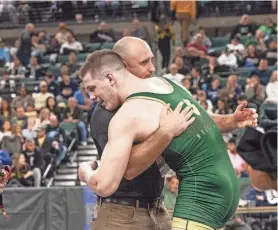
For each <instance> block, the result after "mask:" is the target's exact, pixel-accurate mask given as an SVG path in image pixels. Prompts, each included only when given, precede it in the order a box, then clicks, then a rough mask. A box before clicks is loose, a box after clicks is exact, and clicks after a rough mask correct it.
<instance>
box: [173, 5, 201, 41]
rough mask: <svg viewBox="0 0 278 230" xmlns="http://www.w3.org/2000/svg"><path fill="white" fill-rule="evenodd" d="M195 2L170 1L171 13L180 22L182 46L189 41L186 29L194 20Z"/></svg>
mask: <svg viewBox="0 0 278 230" xmlns="http://www.w3.org/2000/svg"><path fill="white" fill-rule="evenodd" d="M196 4H197V3H196V1H194V0H193V1H175V0H171V5H170V8H171V11H172V12H174V14H175V15H176V18H177V20H178V21H179V22H180V31H181V33H180V34H181V41H182V42H183V44H184V45H186V43H187V42H188V41H189V36H188V29H189V26H190V24H191V23H192V21H193V20H195V19H196V11H197V9H196V8H197V6H196Z"/></svg>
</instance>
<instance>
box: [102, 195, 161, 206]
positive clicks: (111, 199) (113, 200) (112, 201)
mask: <svg viewBox="0 0 278 230" xmlns="http://www.w3.org/2000/svg"><path fill="white" fill-rule="evenodd" d="M103 203H110V204H120V205H126V206H132V207H136V208H146V209H152V208H158V207H159V206H160V205H161V203H162V199H159V200H155V201H148V200H136V199H132V198H115V197H109V198H102V197H98V204H99V205H100V206H101V205H102V204H103Z"/></svg>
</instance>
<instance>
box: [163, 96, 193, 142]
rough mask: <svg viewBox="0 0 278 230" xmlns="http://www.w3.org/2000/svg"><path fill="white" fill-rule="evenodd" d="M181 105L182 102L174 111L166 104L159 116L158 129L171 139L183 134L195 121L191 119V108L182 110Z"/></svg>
mask: <svg viewBox="0 0 278 230" xmlns="http://www.w3.org/2000/svg"><path fill="white" fill-rule="evenodd" d="M183 104H184V102H182V101H181V102H180V103H179V104H178V105H177V107H176V108H175V110H174V111H172V110H170V105H169V104H167V105H165V106H164V108H163V110H162V112H161V115H160V126H159V129H161V130H162V131H163V132H164V133H166V134H167V135H170V136H171V137H172V138H174V137H176V136H179V135H180V134H181V133H183V132H184V131H185V130H186V129H187V128H188V126H189V125H191V124H192V123H193V122H194V120H195V118H194V117H192V115H193V110H192V107H191V106H187V107H185V108H184V109H182V106H183Z"/></svg>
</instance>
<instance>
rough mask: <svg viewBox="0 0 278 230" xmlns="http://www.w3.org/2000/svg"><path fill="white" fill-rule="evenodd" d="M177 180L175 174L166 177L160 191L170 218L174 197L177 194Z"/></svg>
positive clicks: (174, 201) (174, 202) (175, 197)
mask: <svg viewBox="0 0 278 230" xmlns="http://www.w3.org/2000/svg"><path fill="white" fill-rule="evenodd" d="M178 188H179V180H178V178H177V177H176V176H171V177H168V178H166V184H165V186H164V189H163V191H162V194H163V201H164V204H165V207H166V208H167V210H168V212H169V215H170V217H171V218H172V216H173V212H174V208H175V204H176V199H177V196H178Z"/></svg>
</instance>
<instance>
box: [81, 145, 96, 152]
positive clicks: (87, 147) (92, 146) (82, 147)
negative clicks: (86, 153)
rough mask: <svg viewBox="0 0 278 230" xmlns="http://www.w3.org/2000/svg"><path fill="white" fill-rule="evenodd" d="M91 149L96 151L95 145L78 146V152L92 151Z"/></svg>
mask: <svg viewBox="0 0 278 230" xmlns="http://www.w3.org/2000/svg"><path fill="white" fill-rule="evenodd" d="M93 149H97V148H96V146H95V145H93V144H92V145H85V146H84V145H78V151H79V150H93Z"/></svg>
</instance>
